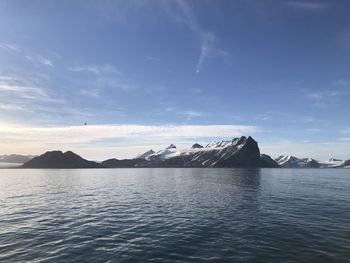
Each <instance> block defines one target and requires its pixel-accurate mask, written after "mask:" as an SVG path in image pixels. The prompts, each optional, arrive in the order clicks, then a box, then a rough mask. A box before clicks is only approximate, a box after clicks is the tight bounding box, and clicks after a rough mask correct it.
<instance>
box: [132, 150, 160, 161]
mask: <svg viewBox="0 0 350 263" xmlns="http://www.w3.org/2000/svg"><path fill="white" fill-rule="evenodd" d="M154 153H155V151H153V150H149V151H147V152H145V153H142V154H140V155H138V156H136V159H138V158H139V159H147V158H148V157H149V156H150V155H152V154H154Z"/></svg>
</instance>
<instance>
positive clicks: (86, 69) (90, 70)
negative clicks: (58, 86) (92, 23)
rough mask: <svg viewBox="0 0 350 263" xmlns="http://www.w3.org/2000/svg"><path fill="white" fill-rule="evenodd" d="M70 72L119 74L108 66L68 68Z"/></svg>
mask: <svg viewBox="0 0 350 263" xmlns="http://www.w3.org/2000/svg"><path fill="white" fill-rule="evenodd" d="M69 70H70V71H73V72H85V73H93V74H96V75H102V74H107V73H109V74H118V75H119V74H120V72H119V70H117V69H116V68H115V67H113V66H112V65H109V64H105V65H85V66H76V67H71V68H69Z"/></svg>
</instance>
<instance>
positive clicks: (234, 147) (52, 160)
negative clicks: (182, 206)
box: [21, 136, 350, 168]
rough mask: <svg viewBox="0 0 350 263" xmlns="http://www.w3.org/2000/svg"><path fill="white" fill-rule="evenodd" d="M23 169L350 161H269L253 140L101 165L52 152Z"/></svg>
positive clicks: (171, 149)
mask: <svg viewBox="0 0 350 263" xmlns="http://www.w3.org/2000/svg"><path fill="white" fill-rule="evenodd" d="M21 167H22V168H142V167H264V168H279V167H281V168H328V167H329V168H330V167H331V168H342V167H344V168H350V160H347V161H342V160H337V159H333V158H332V159H330V160H328V161H327V162H323V163H320V162H318V161H316V160H314V159H311V158H303V159H299V158H297V157H294V156H280V157H278V158H277V159H275V160H274V159H272V158H271V157H270V156H268V155H266V154H260V150H259V147H258V144H257V142H256V141H255V140H254V139H253V138H252V137H250V136H249V137H245V136H242V137H239V138H234V139H232V140H228V141H219V142H213V143H209V144H208V145H206V146H205V147H203V146H202V145H200V144H198V143H195V144H194V145H193V146H192V147H191V148H190V149H186V150H179V149H177V148H176V146H175V145H173V144H171V145H169V146H168V147H166V148H165V149H163V150H160V151H158V152H155V151H153V150H149V151H147V152H145V153H143V154H140V155H138V156H137V157H135V158H132V159H115V158H113V159H108V160H105V161H103V162H101V163H99V162H93V161H88V160H85V159H83V158H82V157H80V156H79V155H77V154H75V153H73V152H71V151H68V152H65V153H63V152H61V151H51V152H46V153H45V154H43V155H40V156H38V157H34V158H33V159H31V160H29V161H27V162H25V163H24V164H23V165H22V166H21Z"/></svg>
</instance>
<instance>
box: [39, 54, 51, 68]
mask: <svg viewBox="0 0 350 263" xmlns="http://www.w3.org/2000/svg"><path fill="white" fill-rule="evenodd" d="M38 62H39V63H41V64H43V65H45V66H50V67H53V64H52V61H51V60H49V59H47V58H44V57H43V56H38Z"/></svg>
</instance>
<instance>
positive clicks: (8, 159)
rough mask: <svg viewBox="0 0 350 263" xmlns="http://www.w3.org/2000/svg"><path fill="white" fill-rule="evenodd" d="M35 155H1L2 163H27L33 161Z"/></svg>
mask: <svg viewBox="0 0 350 263" xmlns="http://www.w3.org/2000/svg"><path fill="white" fill-rule="evenodd" d="M34 157H35V156H33V155H20V154H9V155H0V162H1V163H25V162H28V161H29V160H31V159H33V158H34Z"/></svg>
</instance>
